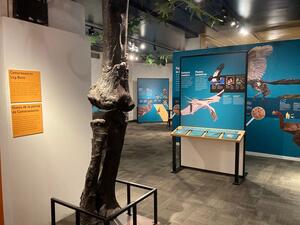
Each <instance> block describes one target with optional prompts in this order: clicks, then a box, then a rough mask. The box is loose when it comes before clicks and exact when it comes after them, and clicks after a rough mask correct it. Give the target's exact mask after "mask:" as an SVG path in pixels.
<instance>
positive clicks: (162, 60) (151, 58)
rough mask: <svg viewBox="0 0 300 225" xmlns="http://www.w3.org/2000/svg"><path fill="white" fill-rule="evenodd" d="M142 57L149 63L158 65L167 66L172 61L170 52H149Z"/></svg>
mask: <svg viewBox="0 0 300 225" xmlns="http://www.w3.org/2000/svg"><path fill="white" fill-rule="evenodd" d="M142 59H143V60H144V62H145V63H146V64H148V65H153V64H156V65H158V66H166V65H167V64H168V62H169V61H170V59H171V56H170V55H168V54H161V53H159V52H158V53H156V54H152V53H148V54H146V55H144V56H142Z"/></svg>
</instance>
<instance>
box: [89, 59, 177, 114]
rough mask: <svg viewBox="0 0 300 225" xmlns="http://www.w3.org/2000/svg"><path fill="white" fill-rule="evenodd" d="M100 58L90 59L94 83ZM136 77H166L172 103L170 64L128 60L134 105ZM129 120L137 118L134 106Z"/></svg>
mask: <svg viewBox="0 0 300 225" xmlns="http://www.w3.org/2000/svg"><path fill="white" fill-rule="evenodd" d="M101 66H102V60H101V59H92V81H93V83H95V82H96V81H97V79H98V77H99V76H100V74H101ZM137 78H168V79H169V80H170V83H169V87H170V88H169V93H170V105H172V64H168V65H167V66H157V65H147V64H145V63H130V62H129V88H130V93H131V95H132V97H133V100H134V102H135V105H137ZM128 116H129V120H136V119H137V110H136V108H135V109H134V110H133V111H132V112H130V113H129V115H128Z"/></svg>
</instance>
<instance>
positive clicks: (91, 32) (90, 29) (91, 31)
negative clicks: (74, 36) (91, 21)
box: [88, 27, 95, 35]
mask: <svg viewBox="0 0 300 225" xmlns="http://www.w3.org/2000/svg"><path fill="white" fill-rule="evenodd" d="M88 32H89V35H93V34H95V30H94V27H91V28H89V30H88Z"/></svg>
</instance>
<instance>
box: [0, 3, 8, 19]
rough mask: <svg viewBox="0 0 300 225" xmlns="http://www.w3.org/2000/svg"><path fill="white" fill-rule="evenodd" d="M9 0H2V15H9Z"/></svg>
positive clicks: (0, 7)
mask: <svg viewBox="0 0 300 225" xmlns="http://www.w3.org/2000/svg"><path fill="white" fill-rule="evenodd" d="M7 4H8V2H7V0H0V16H7V14H8V10H7Z"/></svg>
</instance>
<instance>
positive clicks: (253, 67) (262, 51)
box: [248, 45, 300, 98]
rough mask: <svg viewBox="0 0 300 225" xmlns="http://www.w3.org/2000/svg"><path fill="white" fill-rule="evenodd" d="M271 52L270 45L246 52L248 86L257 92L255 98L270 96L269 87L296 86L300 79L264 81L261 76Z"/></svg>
mask: <svg viewBox="0 0 300 225" xmlns="http://www.w3.org/2000/svg"><path fill="white" fill-rule="evenodd" d="M272 52H273V47H272V46H271V45H265V46H257V47H254V48H253V49H251V50H250V51H249V52H248V84H249V85H251V87H252V88H253V89H254V90H256V91H257V94H256V95H255V96H254V98H256V97H257V96H259V95H260V94H262V96H263V97H266V96H268V95H270V94H271V91H270V89H269V87H268V84H269V85H296V84H300V79H281V80H275V81H265V80H263V76H264V74H265V72H266V70H267V57H268V56H270V55H271V54H272Z"/></svg>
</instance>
